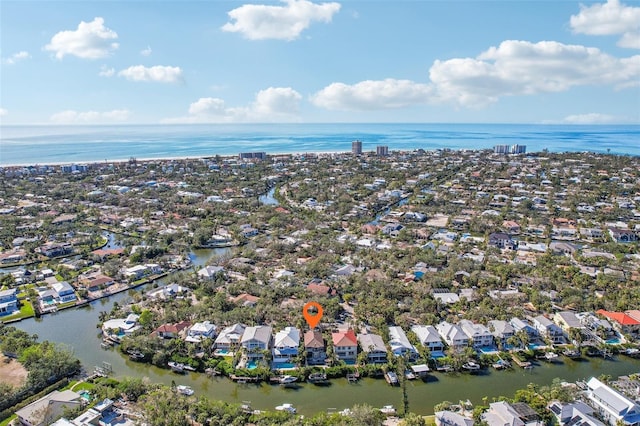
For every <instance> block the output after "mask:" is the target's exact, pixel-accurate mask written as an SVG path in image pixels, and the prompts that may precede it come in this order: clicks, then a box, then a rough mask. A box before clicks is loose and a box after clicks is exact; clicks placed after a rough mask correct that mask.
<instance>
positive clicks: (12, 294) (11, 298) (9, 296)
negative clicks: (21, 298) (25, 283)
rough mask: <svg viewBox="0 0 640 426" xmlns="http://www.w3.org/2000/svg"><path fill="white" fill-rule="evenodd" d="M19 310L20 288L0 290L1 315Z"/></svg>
mask: <svg viewBox="0 0 640 426" xmlns="http://www.w3.org/2000/svg"><path fill="white" fill-rule="evenodd" d="M16 311H18V290H17V289H15V288H10V289H9V290H0V316H4V315H11V314H13V313H14V312H16Z"/></svg>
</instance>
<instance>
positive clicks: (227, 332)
mask: <svg viewBox="0 0 640 426" xmlns="http://www.w3.org/2000/svg"><path fill="white" fill-rule="evenodd" d="M246 327H247V326H246V325H244V324H233V325H231V326H229V327H225V328H224V329H222V331H221V332H220V334H218V337H216V340H215V341H214V343H213V345H214V347H215V348H216V350H218V351H220V352H225V351H230V350H233V349H235V348H237V347H238V346H240V339H242V335H243V334H244V330H245V328H246Z"/></svg>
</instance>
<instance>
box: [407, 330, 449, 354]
mask: <svg viewBox="0 0 640 426" xmlns="http://www.w3.org/2000/svg"><path fill="white" fill-rule="evenodd" d="M411 331H413V332H414V333H415V334H416V336H418V341H419V342H420V343H421V344H422V346H424V347H425V348H427V349H429V351H430V352H431V354H432V355H434V353H441V352H442V351H444V343H443V342H442V338H441V337H440V335H439V334H438V330H436V328H435V327H434V326H432V325H413V326H411Z"/></svg>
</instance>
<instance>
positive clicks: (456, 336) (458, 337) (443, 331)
mask: <svg viewBox="0 0 640 426" xmlns="http://www.w3.org/2000/svg"><path fill="white" fill-rule="evenodd" d="M436 330H438V334H439V335H440V337H442V340H444V341H445V343H446V344H447V345H449V346H450V347H452V348H454V349H455V350H462V349H464V348H466V347H467V346H469V336H467V335H466V333H465V332H464V331H462V329H461V328H460V327H458V326H457V325H456V324H451V323H448V322H447V321H442V322H441V323H439V324H438V325H436Z"/></svg>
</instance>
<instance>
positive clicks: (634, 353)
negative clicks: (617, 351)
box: [622, 348, 640, 358]
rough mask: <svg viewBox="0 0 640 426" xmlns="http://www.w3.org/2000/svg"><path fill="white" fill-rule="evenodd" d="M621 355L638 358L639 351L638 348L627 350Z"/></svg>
mask: <svg viewBox="0 0 640 426" xmlns="http://www.w3.org/2000/svg"><path fill="white" fill-rule="evenodd" d="M622 353H623V354H625V355H626V356H630V357H631V358H638V357H640V349H638V348H627V349H625V350H624V351H623V352H622Z"/></svg>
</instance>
